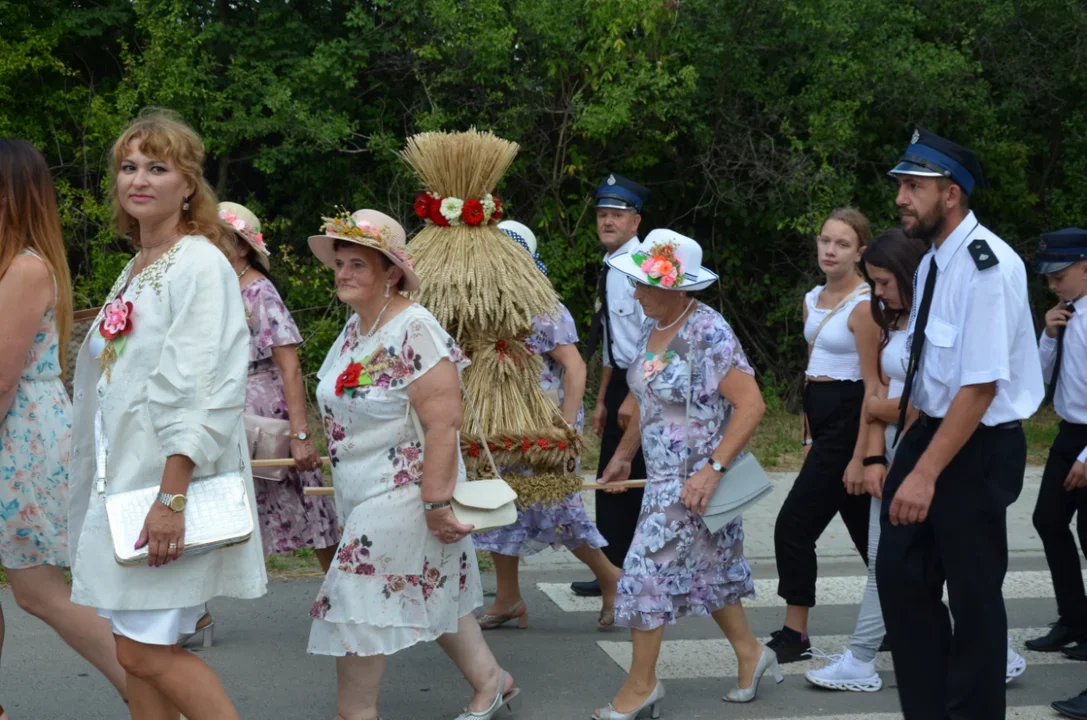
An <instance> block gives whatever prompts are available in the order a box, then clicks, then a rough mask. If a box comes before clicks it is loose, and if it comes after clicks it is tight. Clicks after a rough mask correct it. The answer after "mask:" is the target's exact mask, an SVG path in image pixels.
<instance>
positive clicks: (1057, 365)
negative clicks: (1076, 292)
mask: <svg viewBox="0 0 1087 720" xmlns="http://www.w3.org/2000/svg"><path fill="white" fill-rule="evenodd" d="M1065 310H1067V311H1068V312H1070V313H1075V312H1076V306H1075V305H1073V304H1072V303H1068V305H1067V306H1066V307H1065ZM1068 320H1069V322H1071V320H1072V318H1068ZM1067 329H1068V326H1067V325H1065V326H1064V327H1062V328H1058V329H1057V357H1056V358H1055V359H1054V360H1053V377H1052V378H1050V380H1049V388H1047V389H1046V392H1045V402H1043V403H1042V405H1048V404H1049V403H1051V402H1053V398H1054V397H1055V396H1056V394H1057V380H1058V379H1059V378H1060V375H1061V356H1062V355H1064V331H1065V330H1067Z"/></svg>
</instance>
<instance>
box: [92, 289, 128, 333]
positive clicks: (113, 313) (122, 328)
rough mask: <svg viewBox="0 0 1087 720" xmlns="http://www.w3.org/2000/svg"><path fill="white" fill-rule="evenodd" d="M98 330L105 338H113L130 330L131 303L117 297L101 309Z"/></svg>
mask: <svg viewBox="0 0 1087 720" xmlns="http://www.w3.org/2000/svg"><path fill="white" fill-rule="evenodd" d="M98 332H100V333H102V337H104V338H105V339H106V340H115V339H116V338H117V337H119V336H121V335H128V334H129V333H130V332H132V303H130V302H128V301H127V300H125V299H124V298H123V297H118V298H116V299H115V300H113V302H111V303H110V304H109V305H106V308H105V310H103V311H102V322H101V324H100V325H99V327H98Z"/></svg>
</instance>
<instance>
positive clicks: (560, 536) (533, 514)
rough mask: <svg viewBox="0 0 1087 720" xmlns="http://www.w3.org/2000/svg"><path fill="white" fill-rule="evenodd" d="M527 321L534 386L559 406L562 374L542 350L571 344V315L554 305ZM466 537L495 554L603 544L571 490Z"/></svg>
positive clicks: (580, 414)
mask: <svg viewBox="0 0 1087 720" xmlns="http://www.w3.org/2000/svg"><path fill="white" fill-rule="evenodd" d="M533 325H534V327H535V332H534V333H533V334H532V336H531V337H529V338H528V340H526V341H525V345H526V346H527V347H528V349H529V350H531V351H532V352H534V353H535V354H537V355H539V356H541V358H542V359H543V363H544V369H543V373H542V374H541V375H540V387H542V388H543V389H544V391H545V392H546V391H552V390H558V393H559V405H560V406H561V405H562V402H563V399H564V396H563V390H562V381H563V376H564V375H565V372H564V370H563V367H562V365H560V364H559V363H558V361H557V360H555V359H554V358H552V357H551V356H550V355H549V354H548V353H550V352H551V351H552V350H554V349H555V348H556V347H558V346H559V345H573V344H574V343H576V342H577V327H576V326H575V325H574V318H573V316H572V315H570V311H569V310H567V309H566V306H564V305H562V304H561V303H560V304H559V307H558V312H557V313H555V314H554V315H553V316H552V315H541V316H540V317H537V318H536V319H535V321H534V322H533ZM584 420H585V410H584V408H582V409H581V410H579V411H578V415H577V429H578V431H579V432H580V431H581V426H582V423H583V422H584ZM529 472H531V471H529V470H527V469H525V468H524V467H504V468H501V473H502V474H503V475H509V474H513V473H520V474H528V473H529ZM472 539H473V541H474V542H475V546H476V549H477V550H490V551H491V552H496V553H499V554H500V555H511V556H518V557H527V556H529V555H535V554H536V553H538V552H540V551H541V550H543V549H544V548H546V547H548V546H550V547H552V548H555V549H556V550H557V549H559V548H560V547H562V546H565V547H566V548H567V549H569V550H574V549H576V548H579V547H581V546H582V545H585V544H588V546H589V547H590V548H594V549H595V548H601V547H604V546H605V545H607V544H608V542H607V540H605V539H604V536H603V535H601V534H600V531H599V530H597V529H596V525H595V524H594V523H593V521H592V520H591V519H590V518H589V515H588V513H586V512H585V504H584V503H583V502H582V500H581V494H580V493H571V494H570V495H567V496H566V497H564V498H563V499H562V500H561V501H560V502H559V503H557V504H553V505H539V504H537V505H530V506H529V507H526V508H524V509H520V508H519V509H518V511H517V522H516V523H514V524H513V525H507V526H506V527H503V528H497V529H495V530H491V531H489V532H484V533H476V534H475V535H473V536H472Z"/></svg>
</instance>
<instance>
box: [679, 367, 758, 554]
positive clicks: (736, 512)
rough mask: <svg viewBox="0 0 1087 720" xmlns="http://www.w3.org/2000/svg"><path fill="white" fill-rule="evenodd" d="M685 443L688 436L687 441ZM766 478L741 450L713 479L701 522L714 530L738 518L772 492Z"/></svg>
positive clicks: (688, 411) (688, 415)
mask: <svg viewBox="0 0 1087 720" xmlns="http://www.w3.org/2000/svg"><path fill="white" fill-rule="evenodd" d="M693 392H694V389H693V388H692V387H691V362H690V360H689V359H688V360H687V409H686V417H685V421H684V423H683V428H684V429H683V432H684V434H686V432H687V427H689V425H690V422H691V393H693ZM687 442H688V446H689V445H690V440H688V441H687ZM688 479H689V476H688V473H687V454H685V455H684V456H683V482H685V483H686V482H687V480H688ZM773 490H774V488H773V486H771V485H770V478H769V477H768V476H767V475H766V471H765V470H763V469H762V466H761V465H759V461H758V460H757V459H755V456H754V455H752V454H751V453H750V452H746V451H745V452H742V453H741V454H740V456H739V457H738V458H736V459H735V460H733V461H732V463H731V464H730V465H729V466H728V468H727V469H726V470H725V474H724V475H722V476H721V479H720V480H719V481H718V482H717V489H716V490H714V492H713V497H711V498H710V501H709V503H708V504H707V506H706V512H704V513H702V522H704V523H706V527H707V528H708V529H709V531H710V532H711V533H717V532H719V531H720V530H721V529H722V528H724V527H725V526H726V525H728V524H729V523H730V522H732V521H733V520H735V519H736V518H738V517H739V516H740V515H742V514H743V513H744V511H745V510H747V509H748V508H749V507H751V506H753V505H755V504H756V503H758V502H760V501H761V500H763V499H764V498H765V497H766V496H767V495H769V494H770V493H771V492H773Z"/></svg>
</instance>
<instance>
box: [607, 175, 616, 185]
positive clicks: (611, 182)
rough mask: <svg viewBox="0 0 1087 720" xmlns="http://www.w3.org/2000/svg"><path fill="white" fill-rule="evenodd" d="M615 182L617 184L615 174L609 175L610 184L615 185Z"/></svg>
mask: <svg viewBox="0 0 1087 720" xmlns="http://www.w3.org/2000/svg"><path fill="white" fill-rule="evenodd" d="M614 184H615V176H614V175H608V185H614Z"/></svg>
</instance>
